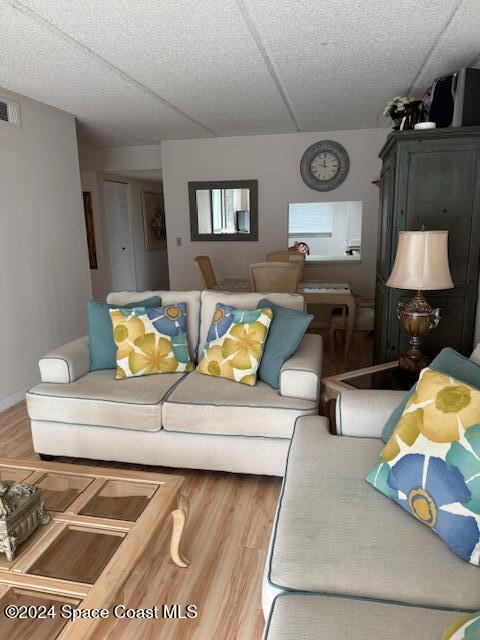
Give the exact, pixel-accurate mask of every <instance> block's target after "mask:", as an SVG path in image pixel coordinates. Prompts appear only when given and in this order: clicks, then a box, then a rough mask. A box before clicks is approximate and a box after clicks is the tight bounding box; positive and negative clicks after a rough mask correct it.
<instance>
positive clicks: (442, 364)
mask: <svg viewBox="0 0 480 640" xmlns="http://www.w3.org/2000/svg"><path fill="white" fill-rule="evenodd" d="M474 353H475V352H473V353H472V355H471V356H470V358H465V356H462V355H461V354H460V353H457V351H455V349H452V348H451V347H445V348H444V349H442V350H441V351H440V353H439V354H438V356H437V357H436V358H434V359H433V360H432V362H431V363H430V367H429V368H430V369H434V370H435V371H440V372H442V373H446V374H448V375H450V376H452V378H457V379H458V380H462V381H463V382H468V384H472V385H474V386H475V387H480V366H479V363H478V362H476V361H475V359H474ZM416 388H417V383H415V384H414V385H413V387H412V388H411V389H410V391H409V392H408V393H406V394H405V396H404V397H403V399H402V401H401V402H400V404H399V405H398V407H396V409H395V410H394V411H393V413H392V414H391V416H390V417H389V418H388V420H387V421H386V423H385V426H384V427H383V431H382V440H383V441H384V442H388V440H389V439H390V438H391V436H392V433H393V432H394V430H395V427H396V426H397V424H398V421H399V420H400V418H401V417H402V413H403V411H404V409H405V407H406V406H407V403H408V401H409V400H410V398H411V397H412V396H413V394H414V393H415V389H416Z"/></svg>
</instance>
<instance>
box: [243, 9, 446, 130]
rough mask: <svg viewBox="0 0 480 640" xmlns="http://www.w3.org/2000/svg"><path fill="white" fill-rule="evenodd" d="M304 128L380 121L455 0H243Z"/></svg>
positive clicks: (412, 74)
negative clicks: (427, 0) (316, 0)
mask: <svg viewBox="0 0 480 640" xmlns="http://www.w3.org/2000/svg"><path fill="white" fill-rule="evenodd" d="M244 1H245V2H246V3H247V5H248V7H249V9H250V12H251V16H252V17H253V19H254V21H255V23H256V24H257V27H258V30H259V32H260V34H261V37H262V38H263V40H264V42H265V45H266V48H267V50H268V51H269V52H270V54H271V56H272V59H273V60H274V63H275V67H276V69H277V72H278V75H279V77H280V79H281V81H282V82H283V85H284V87H285V90H286V93H287V95H288V97H289V99H290V102H291V104H292V107H293V110H294V112H295V113H296V115H297V118H298V120H299V122H300V125H301V127H302V129H306V130H324V129H341V128H360V127H371V126H373V127H374V126H383V125H384V124H385V120H384V119H383V117H382V115H381V113H382V111H383V107H384V105H385V104H386V103H387V102H388V100H390V99H391V98H392V97H393V96H395V95H399V94H402V93H405V92H407V91H408V89H409V87H410V86H411V83H412V81H413V79H414V78H415V76H416V75H417V74H418V70H419V69H420V67H421V65H422V63H423V61H424V59H425V58H426V57H427V55H428V53H429V51H430V49H431V47H432V46H433V44H434V43H435V41H436V39H437V37H438V35H439V33H441V31H442V29H443V28H444V26H445V25H446V24H447V23H448V21H449V19H450V17H451V15H452V13H453V11H454V10H455V7H456V5H457V3H458V0H441V1H440V2H435V3H424V4H423V5H422V6H421V7H420V6H419V4H418V2H417V1H416V0H405V1H403V2H398V1H397V0H385V1H384V2H378V0H363V1H362V2H344V1H343V0H330V1H329V2H328V3H312V2H310V1H308V0H295V1H292V0H287V1H286V2H281V3H278V2H275V1H274V0H263V1H262V2H255V0H244Z"/></svg>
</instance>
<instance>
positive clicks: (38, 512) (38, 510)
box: [0, 482, 50, 562]
mask: <svg viewBox="0 0 480 640" xmlns="http://www.w3.org/2000/svg"><path fill="white" fill-rule="evenodd" d="M49 521H50V516H49V514H48V511H47V510H46V509H45V506H44V504H43V502H42V499H41V493H40V488H39V487H37V486H36V485H33V484H14V485H10V484H8V483H7V482H0V553H4V554H5V555H6V556H7V560H8V561H9V562H11V561H12V560H13V558H14V555H15V549H16V548H17V547H18V545H19V544H21V543H22V542H24V541H25V540H27V538H29V537H30V536H31V535H32V533H33V532H34V531H35V529H36V528H37V527H38V525H39V524H47V523H48V522H49Z"/></svg>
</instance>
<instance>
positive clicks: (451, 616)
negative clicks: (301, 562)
mask: <svg viewBox="0 0 480 640" xmlns="http://www.w3.org/2000/svg"><path fill="white" fill-rule="evenodd" d="M457 617H458V613H456V612H452V611H441V610H438V609H424V608H422V607H405V606H402V605H398V604H387V603H383V602H365V601H362V600H352V599H349V598H332V597H330V596H321V595H304V594H301V595H300V594H298V595H297V594H282V595H280V596H278V597H277V598H276V600H275V603H274V606H273V609H272V613H271V616H270V620H269V621H268V623H267V629H266V632H265V640H299V638H301V639H302V640H332V638H345V639H346V638H355V640H372V639H374V638H381V639H382V640H411V639H413V638H416V639H417V640H418V639H419V638H420V637H421V639H422V640H440V638H441V637H442V631H443V630H444V629H445V627H448V625H450V624H451V623H452V622H454V621H455V619H456V618H457ZM420 629H421V631H419V630H420Z"/></svg>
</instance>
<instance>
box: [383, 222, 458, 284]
mask: <svg viewBox="0 0 480 640" xmlns="http://www.w3.org/2000/svg"><path fill="white" fill-rule="evenodd" d="M453 286H454V284H453V282H452V276H451V275H450V267H449V265H448V231H400V233H399V238H398V247H397V255H396V256H395V263H394V265H393V269H392V273H391V274H390V278H389V279H388V280H387V287H394V288H395V289H414V290H415V291H434V290H436V289H451V288H452V287H453Z"/></svg>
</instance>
